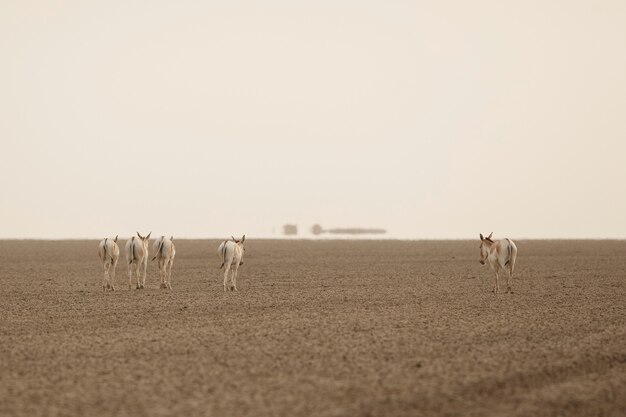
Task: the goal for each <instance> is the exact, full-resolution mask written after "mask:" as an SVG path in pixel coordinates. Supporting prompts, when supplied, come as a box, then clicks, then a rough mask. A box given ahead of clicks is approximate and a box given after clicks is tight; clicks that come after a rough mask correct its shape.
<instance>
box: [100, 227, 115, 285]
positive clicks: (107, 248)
mask: <svg viewBox="0 0 626 417" xmlns="http://www.w3.org/2000/svg"><path fill="white" fill-rule="evenodd" d="M98 256H100V260H101V261H102V267H103V268H104V281H103V282H102V289H103V290H104V291H105V292H106V290H111V291H115V284H114V282H113V281H114V280H115V268H116V267H117V261H118V259H119V258H120V248H119V246H117V236H115V239H109V238H104V239H102V240H101V241H100V243H99V244H98Z"/></svg>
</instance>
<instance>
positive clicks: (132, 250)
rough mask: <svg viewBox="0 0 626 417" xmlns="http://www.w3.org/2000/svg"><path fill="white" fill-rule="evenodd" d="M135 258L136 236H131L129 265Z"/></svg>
mask: <svg viewBox="0 0 626 417" xmlns="http://www.w3.org/2000/svg"><path fill="white" fill-rule="evenodd" d="M134 260H135V236H133V237H131V238H130V258H129V259H128V265H130V264H132V263H133V261H134Z"/></svg>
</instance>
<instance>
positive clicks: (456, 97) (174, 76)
mask: <svg viewBox="0 0 626 417" xmlns="http://www.w3.org/2000/svg"><path fill="white" fill-rule="evenodd" d="M0 143H1V145H2V146H1V148H0V155H1V158H2V159H1V161H2V162H1V164H0V189H1V190H2V199H1V202H0V216H1V217H0V237H2V238H12V237H45V238H63V237H77V238H78V237H104V236H111V235H115V234H119V235H120V236H128V235H129V234H131V233H133V232H135V231H137V230H138V231H140V232H142V233H147V232H148V231H152V232H153V234H157V235H161V234H167V235H170V234H173V235H174V236H178V237H218V236H227V235H230V234H237V235H240V234H243V233H246V234H247V235H248V236H250V237H254V236H257V237H260V236H271V234H272V230H275V232H276V233H278V232H280V227H281V225H283V224H285V223H296V224H298V225H299V227H300V229H301V231H305V230H306V229H308V228H309V227H310V226H311V225H312V224H314V223H320V224H321V225H322V226H324V227H339V226H343V227H348V226H364V227H365V226H366V227H381V228H386V229H388V231H389V234H390V235H391V236H396V237H406V238H475V237H477V235H478V233H479V232H482V233H489V232H491V231H493V232H495V234H494V235H495V236H496V237H497V236H503V235H506V236H509V237H512V238H524V237H529V238H544V237H566V238H569V237H617V238H626V2H625V1H623V0H615V1H610V0H605V1H572V0H563V1H557V0H555V1H523V2H522V1H501V0H493V1H487V0H478V1H472V2H469V1H464V0H459V1H382V0H381V1H362V0H360V1H342V0H330V1H319V0H316V1H310V2H304V1H302V2H298V1H293V0H284V1H274V0H269V1H262V2H258V1H228V2H226V1H224V2H210V1H176V2H172V1H154V0H149V1H148V0H138V1H126V0H125V1H110V0H107V1H53V0H52V1H51V0H45V1H28V0H26V1H24V0H3V1H0Z"/></svg>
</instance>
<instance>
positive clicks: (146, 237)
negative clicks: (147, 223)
mask: <svg viewBox="0 0 626 417" xmlns="http://www.w3.org/2000/svg"><path fill="white" fill-rule="evenodd" d="M151 234H152V232H150V233H148V236H141V235H140V234H139V232H137V236H139V239H141V243H142V244H143V245H144V246H145V247H148V242H149V240H150V235H151Z"/></svg>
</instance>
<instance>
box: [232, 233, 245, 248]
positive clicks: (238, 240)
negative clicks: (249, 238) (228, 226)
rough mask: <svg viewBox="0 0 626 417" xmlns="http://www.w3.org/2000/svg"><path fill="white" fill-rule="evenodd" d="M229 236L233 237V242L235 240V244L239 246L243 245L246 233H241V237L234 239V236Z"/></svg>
mask: <svg viewBox="0 0 626 417" xmlns="http://www.w3.org/2000/svg"><path fill="white" fill-rule="evenodd" d="M231 238H232V239H233V242H235V243H236V244H238V245H241V246H243V242H245V241H246V235H243V236H242V237H241V239H235V237H234V236H231Z"/></svg>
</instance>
